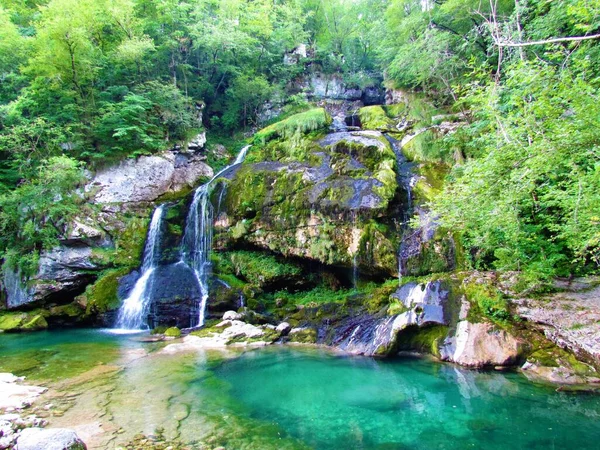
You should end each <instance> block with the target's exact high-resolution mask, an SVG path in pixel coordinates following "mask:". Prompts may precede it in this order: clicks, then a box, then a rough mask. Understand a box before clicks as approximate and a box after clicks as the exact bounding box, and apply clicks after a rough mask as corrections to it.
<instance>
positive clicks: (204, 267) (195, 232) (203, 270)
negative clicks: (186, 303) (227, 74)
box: [181, 145, 250, 327]
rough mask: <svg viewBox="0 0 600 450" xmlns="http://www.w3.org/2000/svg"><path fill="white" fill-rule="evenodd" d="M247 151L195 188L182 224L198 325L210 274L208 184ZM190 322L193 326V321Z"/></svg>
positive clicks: (244, 150) (184, 256) (183, 256)
mask: <svg viewBox="0 0 600 450" xmlns="http://www.w3.org/2000/svg"><path fill="white" fill-rule="evenodd" d="M249 149H250V145H247V146H246V147H244V148H242V149H241V150H240V153H239V154H238V156H237V158H236V159H235V161H234V162H233V163H232V164H231V165H229V166H227V167H225V168H224V169H222V170H221V171H219V172H218V173H217V174H216V175H215V176H213V177H212V178H211V179H210V180H209V181H208V182H207V183H206V184H203V185H202V186H200V187H198V188H197V189H196V191H195V192H194V198H193V200H192V204H191V206H190V210H189V212H188V216H187V219H186V222H185V233H184V236H183V241H182V246H181V261H182V262H183V263H185V264H187V265H188V266H189V267H191V268H192V270H193V271H194V275H195V276H196V280H197V282H198V286H199V287H200V292H201V296H202V297H201V299H200V305H199V310H198V319H197V322H196V323H197V325H196V326H198V327H201V326H203V325H204V318H205V312H206V303H207V301H208V277H209V275H210V269H211V264H210V251H211V247H212V237H213V207H212V204H211V202H210V193H211V185H212V183H213V181H215V180H216V179H217V178H219V177H220V176H221V175H222V174H223V173H225V172H226V171H227V170H229V169H231V168H232V167H234V166H237V165H238V164H241V163H242V162H243V161H244V158H245V157H246V154H247V153H248V150H249ZM190 323H194V321H193V320H192V321H191V322H190Z"/></svg>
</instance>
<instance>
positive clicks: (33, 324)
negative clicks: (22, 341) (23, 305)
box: [20, 314, 48, 331]
mask: <svg viewBox="0 0 600 450" xmlns="http://www.w3.org/2000/svg"><path fill="white" fill-rule="evenodd" d="M47 328H48V322H47V321H46V318H45V317H44V316H43V315H42V314H38V315H36V316H33V317H32V318H28V319H27V321H26V322H25V323H24V324H23V325H22V326H21V328H20V329H21V330H22V331H38V330H45V329H47Z"/></svg>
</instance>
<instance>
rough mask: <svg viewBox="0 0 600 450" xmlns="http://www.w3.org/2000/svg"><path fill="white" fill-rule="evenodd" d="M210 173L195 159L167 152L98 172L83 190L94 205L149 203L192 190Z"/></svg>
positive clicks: (194, 156)
mask: <svg viewBox="0 0 600 450" xmlns="http://www.w3.org/2000/svg"><path fill="white" fill-rule="evenodd" d="M212 175H213V171H212V169H211V168H210V167H209V166H208V165H206V164H205V163H204V162H203V161H201V157H200V156H198V155H186V154H176V153H173V152H167V153H164V154H162V155H160V156H158V155H154V156H141V157H139V158H138V159H135V160H134V159H130V160H126V161H123V162H121V163H120V164H119V165H117V166H113V167H109V168H107V169H103V170H101V171H99V172H98V173H97V174H96V175H95V176H94V179H93V180H92V181H91V182H90V183H89V184H88V185H87V186H86V191H87V192H90V193H92V194H93V196H94V202H95V203H140V202H152V201H154V200H156V199H157V198H159V197H160V196H161V195H163V194H165V193H167V192H175V191H178V190H181V189H183V188H185V187H192V186H194V185H195V184H196V182H197V181H198V179H199V178H200V177H211V176H212Z"/></svg>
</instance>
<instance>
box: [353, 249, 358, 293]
mask: <svg viewBox="0 0 600 450" xmlns="http://www.w3.org/2000/svg"><path fill="white" fill-rule="evenodd" d="M352 288H353V289H358V252H356V253H355V254H354V256H353V257H352Z"/></svg>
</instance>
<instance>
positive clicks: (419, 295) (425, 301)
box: [391, 281, 449, 332]
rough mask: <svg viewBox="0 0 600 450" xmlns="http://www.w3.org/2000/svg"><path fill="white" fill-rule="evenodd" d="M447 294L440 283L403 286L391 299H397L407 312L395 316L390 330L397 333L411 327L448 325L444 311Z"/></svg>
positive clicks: (447, 318)
mask: <svg viewBox="0 0 600 450" xmlns="http://www.w3.org/2000/svg"><path fill="white" fill-rule="evenodd" d="M448 294H449V292H448V290H447V289H444V286H443V284H442V282H440V281H434V282H429V283H427V284H424V285H421V284H418V283H407V284H405V285H403V286H402V287H400V288H399V289H398V290H397V291H396V292H395V293H394V294H392V295H391V298H395V299H398V300H399V301H400V302H402V304H403V305H404V307H405V308H407V309H408V310H407V311H406V312H403V313H402V314H399V315H398V316H396V318H395V319H394V322H393V323H392V329H393V330H394V331H395V332H399V331H401V330H403V329H405V328H406V327H408V326H412V325H417V326H420V327H421V326H425V325H448V321H449V317H448V313H447V312H446V311H445V307H446V304H447V301H448Z"/></svg>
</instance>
